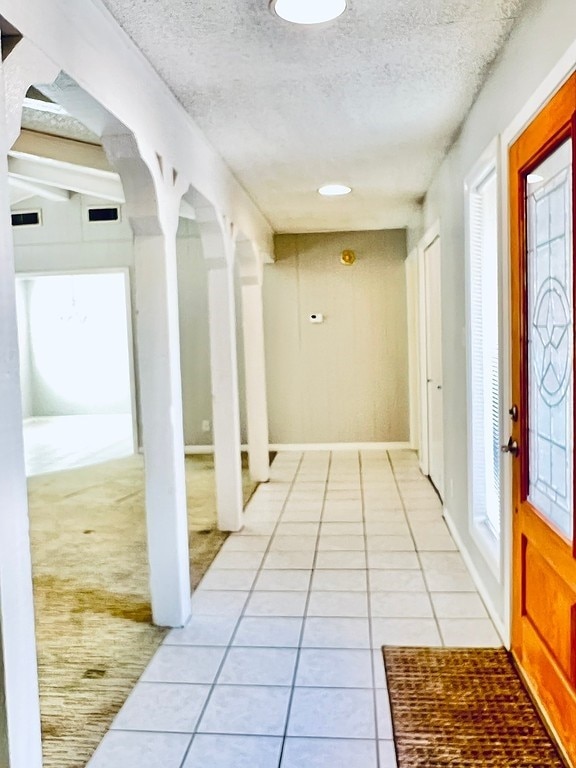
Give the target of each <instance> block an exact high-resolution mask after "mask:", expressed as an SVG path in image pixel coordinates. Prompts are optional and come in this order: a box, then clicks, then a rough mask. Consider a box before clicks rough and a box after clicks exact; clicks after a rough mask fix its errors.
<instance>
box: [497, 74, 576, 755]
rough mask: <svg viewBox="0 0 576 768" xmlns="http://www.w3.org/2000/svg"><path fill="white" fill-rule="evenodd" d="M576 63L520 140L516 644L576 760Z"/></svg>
mask: <svg viewBox="0 0 576 768" xmlns="http://www.w3.org/2000/svg"><path fill="white" fill-rule="evenodd" d="M575 140H576V74H575V75H573V76H572V77H570V78H569V79H568V80H567V81H566V82H565V83H564V85H562V86H561V88H560V89H559V90H558V91H557V92H556V93H555V94H553V95H552V96H551V98H550V100H549V101H548V102H547V103H546V104H545V105H544V106H543V108H542V110H541V111H540V112H539V113H538V114H537V115H536V116H535V117H534V119H533V120H532V121H531V122H530V123H529V124H528V125H527V126H526V127H525V129H524V131H523V132H522V133H521V134H520V136H518V137H517V139H516V140H515V142H514V143H513V144H512V146H511V147H510V155H509V157H510V176H509V178H510V259H511V261H510V284H511V296H510V299H511V318H510V319H511V323H510V325H511V339H510V341H511V353H512V354H511V358H512V365H511V374H512V375H511V378H512V402H511V403H509V404H507V405H508V407H510V406H512V407H510V417H511V418H510V422H509V423H510V433H509V434H510V440H509V442H508V443H507V444H506V446H505V449H506V450H507V451H508V453H509V455H510V456H511V470H512V510H513V511H512V530H513V555H512V563H513V573H512V583H513V597H512V654H513V656H514V659H515V661H516V663H517V664H518V666H519V668H520V670H521V673H522V676H523V678H524V680H525V681H526V683H527V685H528V686H529V688H530V689H531V691H532V694H533V697H534V700H535V701H536V703H537V704H538V705H539V706H540V708H541V709H542V710H543V711H544V714H545V718H546V721H547V723H548V724H549V726H550V728H551V729H552V732H553V733H555V734H556V736H557V737H558V742H559V744H560V746H561V749H562V751H563V753H564V756H565V757H566V764H567V765H570V766H575V767H576V540H575V538H574V522H573V520H574V490H575V488H574V458H575V457H574V447H573V443H574V431H575V430H574V415H575V414H574V399H575V397H576V386H575V383H574V287H575V285H574V283H575V281H574V268H573V258H574V248H573V233H574V216H575V212H576V198H575V197H574V191H575V190H574V178H575V176H574V163H573V150H574V141H575Z"/></svg>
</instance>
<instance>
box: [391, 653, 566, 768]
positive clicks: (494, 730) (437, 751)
mask: <svg viewBox="0 0 576 768" xmlns="http://www.w3.org/2000/svg"><path fill="white" fill-rule="evenodd" d="M383 652H384V663H385V666H386V675H387V677H388V691H389V695H390V703H391V707H392V722H393V726H394V739H395V743H396V752H397V756H398V768H440V766H442V767H443V768H444V767H445V766H450V768H452V767H454V768H456V767H457V768H468V766H476V767H480V766H486V768H488V767H489V768H520V767H521V768H549V766H554V767H555V768H556V766H558V767H561V766H563V765H564V763H563V762H562V760H561V759H560V757H559V755H558V752H557V751H556V748H555V747H554V745H553V743H552V742H551V740H550V738H549V736H548V733H547V732H546V730H545V728H544V726H543V725H542V722H541V720H540V718H539V716H538V713H537V712H536V710H535V708H534V706H533V704H532V701H531V700H530V697H529V696H528V694H527V692H526V690H525V688H524V686H523V685H522V682H521V681H520V678H519V677H518V675H517V674H516V671H515V669H514V667H513V665H512V662H511V660H510V658H509V656H508V653H507V652H506V651H505V650H504V649H503V648H396V647H389V646H386V647H384V648H383Z"/></svg>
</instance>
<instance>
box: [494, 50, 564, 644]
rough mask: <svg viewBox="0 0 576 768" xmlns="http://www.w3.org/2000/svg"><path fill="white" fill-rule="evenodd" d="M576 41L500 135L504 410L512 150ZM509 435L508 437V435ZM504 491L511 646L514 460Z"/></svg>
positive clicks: (507, 400) (560, 78)
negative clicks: (510, 161) (510, 162)
mask: <svg viewBox="0 0 576 768" xmlns="http://www.w3.org/2000/svg"><path fill="white" fill-rule="evenodd" d="M574 62H576V42H574V43H573V44H572V45H571V46H570V47H569V48H568V49H567V51H566V52H565V53H564V55H563V56H562V57H561V58H560V59H559V60H558V62H557V63H556V64H555V65H554V67H552V69H551V70H550V72H549V73H548V75H547V76H546V77H545V78H544V80H542V81H541V83H540V84H539V85H538V86H537V87H536V88H535V89H534V91H533V92H532V94H531V96H530V98H529V99H528V100H527V101H526V102H525V103H524V105H523V106H522V108H521V109H520V111H519V112H518V113H517V114H516V115H515V116H514V118H513V119H512V120H511V122H510V123H509V124H508V125H507V127H506V128H505V129H504V130H503V131H502V133H501V135H500V164H499V167H500V200H501V205H500V211H499V213H500V222H501V226H500V253H501V254H502V258H501V259H500V270H501V271H500V280H501V283H500V285H501V290H502V296H501V308H502V309H501V312H502V315H501V330H500V334H501V335H500V338H501V347H500V348H501V366H502V370H501V378H500V380H501V384H502V410H503V412H504V414H507V411H508V408H509V407H510V405H511V404H512V366H511V357H512V345H511V332H512V306H511V296H510V278H511V275H510V226H511V221H510V211H509V208H508V198H509V166H508V162H509V152H510V147H511V146H512V144H514V142H515V141H516V139H517V138H518V137H519V136H520V135H521V134H522V133H523V131H524V129H525V128H526V127H527V126H528V125H529V124H530V123H531V122H532V120H533V119H534V118H535V117H536V116H537V115H538V113H539V112H540V111H541V109H542V108H543V107H544V106H545V105H546V103H547V102H548V101H550V99H551V98H552V97H553V96H554V94H555V93H556V92H557V91H558V90H560V88H561V87H562V86H563V85H564V83H565V82H566V81H567V80H568V78H569V77H570V76H571V75H572V74H573V73H574V72H575V71H576V65H575V63H574ZM506 439H507V438H506ZM500 480H501V492H502V499H503V504H502V579H503V587H504V616H503V621H504V630H505V634H504V638H505V644H506V647H507V648H508V649H510V646H511V642H512V610H513V603H512V601H513V590H512V577H513V573H512V568H513V559H512V555H513V552H512V546H513V541H514V538H513V530H512V524H513V512H512V510H513V500H512V462H511V461H504V462H503V466H502V475H501V478H500Z"/></svg>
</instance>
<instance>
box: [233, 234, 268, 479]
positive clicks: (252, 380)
mask: <svg viewBox="0 0 576 768" xmlns="http://www.w3.org/2000/svg"><path fill="white" fill-rule="evenodd" d="M242 248H245V249H250V250H252V248H251V246H250V245H249V244H248V243H245V244H238V250H239V256H240V260H239V261H240V282H241V288H242V331H243V334H244V368H245V374H244V378H245V386H246V421H247V430H248V456H249V464H250V476H251V478H252V480H255V481H256V482H260V483H265V482H268V480H270V456H269V452H268V451H269V448H268V440H269V437H268V402H267V391H266V361H265V348H264V311H263V306H262V267H261V265H259V264H258V263H257V262H256V261H255V260H256V257H255V256H254V257H253V259H254V261H253V262H252V264H250V262H248V263H247V259H245V258H242V256H241V253H240V250H241V249H242Z"/></svg>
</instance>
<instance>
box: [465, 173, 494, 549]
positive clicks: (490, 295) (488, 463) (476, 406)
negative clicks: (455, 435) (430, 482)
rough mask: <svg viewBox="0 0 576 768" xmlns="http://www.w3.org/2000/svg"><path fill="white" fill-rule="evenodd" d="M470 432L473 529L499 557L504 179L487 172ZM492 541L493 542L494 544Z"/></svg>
mask: <svg viewBox="0 0 576 768" xmlns="http://www.w3.org/2000/svg"><path fill="white" fill-rule="evenodd" d="M468 222H469V227H468V244H467V245H468V248H467V251H468V260H469V263H468V278H469V285H468V298H469V302H468V303H469V306H468V321H469V333H468V344H469V414H470V415H469V431H470V441H469V446H470V454H471V455H470V469H471V478H470V482H471V506H472V510H471V512H472V523H473V528H474V529H475V530H476V532H478V533H479V534H481V535H482V537H483V538H484V539H485V540H486V539H488V543H489V544H491V546H490V549H491V554H492V556H494V557H496V558H497V557H498V552H499V546H498V542H499V540H500V460H501V456H500V369H499V326H498V321H499V297H498V179H497V173H496V164H495V163H494V164H492V165H490V166H489V167H487V168H486V166H485V167H484V169H483V171H482V172H481V174H479V175H478V176H477V177H476V179H475V180H474V182H473V183H472V184H471V186H470V187H469V192H468ZM490 540H491V541H490Z"/></svg>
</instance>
